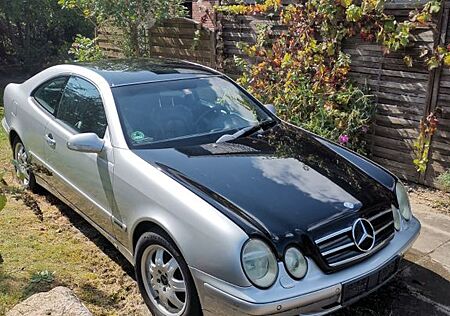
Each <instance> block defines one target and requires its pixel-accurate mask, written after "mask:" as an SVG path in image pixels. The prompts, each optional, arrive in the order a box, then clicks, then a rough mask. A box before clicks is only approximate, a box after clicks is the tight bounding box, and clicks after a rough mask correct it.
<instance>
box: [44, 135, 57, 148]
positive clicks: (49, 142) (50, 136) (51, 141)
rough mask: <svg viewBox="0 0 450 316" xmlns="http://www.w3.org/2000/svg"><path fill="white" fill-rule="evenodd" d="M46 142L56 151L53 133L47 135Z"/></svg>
mask: <svg viewBox="0 0 450 316" xmlns="http://www.w3.org/2000/svg"><path fill="white" fill-rule="evenodd" d="M45 141H46V142H47V145H49V146H50V147H51V148H53V149H54V148H55V147H56V141H55V140H54V139H53V135H52V134H51V133H48V134H46V135H45Z"/></svg>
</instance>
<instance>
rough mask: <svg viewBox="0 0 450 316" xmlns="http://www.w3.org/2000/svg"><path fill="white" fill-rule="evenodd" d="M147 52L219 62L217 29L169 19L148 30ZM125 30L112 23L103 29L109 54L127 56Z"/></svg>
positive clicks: (212, 64) (212, 63)
mask: <svg viewBox="0 0 450 316" xmlns="http://www.w3.org/2000/svg"><path fill="white" fill-rule="evenodd" d="M145 37H146V38H145V39H144V42H145V45H144V47H146V49H145V50H146V51H145V54H146V55H149V56H158V57H166V58H179V59H184V60H189V61H193V62H197V63H201V64H204V65H207V66H210V67H215V66H216V49H215V47H216V43H215V33H214V32H213V31H211V30H209V29H207V28H204V27H202V26H201V24H200V23H198V22H196V21H194V20H191V19H186V18H175V19H170V20H166V21H164V22H162V23H160V24H157V25H154V26H153V27H151V28H149V29H147V30H146V36H145ZM121 40H122V33H121V31H119V30H116V29H114V28H112V27H107V28H103V29H100V30H99V36H98V42H99V46H100V47H101V48H102V50H103V51H104V52H105V54H106V56H107V57H110V58H117V57H124V52H122V51H121V50H120V48H119V47H120V45H117V42H118V41H121Z"/></svg>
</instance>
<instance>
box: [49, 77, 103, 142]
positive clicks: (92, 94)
mask: <svg viewBox="0 0 450 316" xmlns="http://www.w3.org/2000/svg"><path fill="white" fill-rule="evenodd" d="M56 117H57V118H58V119H59V120H61V121H63V122H64V123H66V124H67V125H69V126H70V127H72V128H74V129H75V130H76V131H78V132H80V133H88V132H89V133H96V134H97V135H98V137H100V138H103V136H104V135H105V130H106V126H107V123H106V115H105V109H104V108H103V102H102V98H101V96H100V92H99V91H98V90H97V88H96V87H95V86H94V85H93V84H92V83H90V82H88V81H86V80H84V79H82V78H79V77H70V79H69V81H68V82H67V85H66V89H65V90H64V94H63V96H62V99H61V103H60V104H59V107H58V111H57V114H56Z"/></svg>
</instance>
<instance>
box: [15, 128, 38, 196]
mask: <svg viewBox="0 0 450 316" xmlns="http://www.w3.org/2000/svg"><path fill="white" fill-rule="evenodd" d="M12 149H13V159H14V161H15V162H14V169H15V171H16V176H17V179H18V180H19V182H20V185H21V186H22V187H23V188H25V189H29V190H31V191H36V190H37V188H38V184H37V183H36V178H35V176H34V174H33V171H31V170H30V165H29V157H28V152H27V150H26V149H25V145H24V144H23V143H22V141H21V140H20V138H19V137H16V138H14V140H13V142H12Z"/></svg>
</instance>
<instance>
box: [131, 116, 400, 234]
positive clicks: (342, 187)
mask: <svg viewBox="0 0 450 316" xmlns="http://www.w3.org/2000/svg"><path fill="white" fill-rule="evenodd" d="M134 152H135V153H136V154H137V155H138V156H140V157H141V158H142V159H144V160H146V161H147V162H149V163H151V164H154V165H157V166H158V167H159V168H160V169H161V170H163V171H164V172H166V173H168V174H169V175H171V176H172V177H174V178H175V179H177V180H179V181H180V182H182V183H183V184H185V185H186V186H188V187H190V188H191V189H195V190H196V192H200V193H201V194H202V195H204V196H206V197H208V198H209V199H210V200H211V201H214V202H215V203H218V204H220V205H221V206H223V207H224V208H226V209H227V214H228V215H229V216H231V217H232V218H233V220H235V221H238V222H239V221H242V222H245V223H246V224H248V225H253V227H255V228H256V229H259V230H262V231H264V233H266V234H270V238H271V239H272V240H275V241H276V240H279V239H280V238H283V237H284V236H293V234H295V235H298V236H301V235H302V234H304V233H306V232H308V231H309V230H312V229H314V228H315V227H318V226H320V225H322V224H323V223H328V222H330V221H333V220H335V219H337V218H342V217H346V216H348V215H349V214H356V213H357V212H359V211H360V210H362V209H364V207H370V206H373V205H380V204H386V203H387V204H389V205H390V203H391V199H392V192H391V191H390V190H389V189H387V188H386V186H383V185H382V184H380V183H379V182H378V181H376V180H375V178H376V177H375V178H374V177H373V176H370V175H368V174H367V173H365V172H363V171H362V170H361V169H360V168H359V167H358V166H356V165H355V164H354V163H352V162H350V161H349V160H347V159H345V158H344V157H343V156H341V155H339V154H338V153H337V152H336V151H334V150H332V149H331V147H329V146H326V145H325V144H323V142H320V141H318V140H317V139H316V138H315V137H313V136H311V134H309V133H307V132H305V131H303V130H301V129H298V128H295V127H293V126H291V125H288V124H285V123H279V124H278V125H276V126H275V127H273V128H271V129H270V130H268V131H265V132H264V133H262V134H258V135H253V136H249V137H242V138H238V139H236V140H235V141H233V142H226V143H219V144H216V143H212V144H205V145H198V146H188V147H181V148H162V149H138V150H134ZM378 170H379V172H383V171H382V169H381V168H380V169H378Z"/></svg>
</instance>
